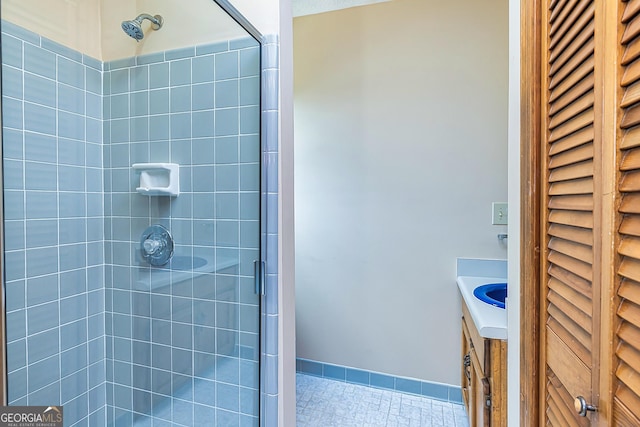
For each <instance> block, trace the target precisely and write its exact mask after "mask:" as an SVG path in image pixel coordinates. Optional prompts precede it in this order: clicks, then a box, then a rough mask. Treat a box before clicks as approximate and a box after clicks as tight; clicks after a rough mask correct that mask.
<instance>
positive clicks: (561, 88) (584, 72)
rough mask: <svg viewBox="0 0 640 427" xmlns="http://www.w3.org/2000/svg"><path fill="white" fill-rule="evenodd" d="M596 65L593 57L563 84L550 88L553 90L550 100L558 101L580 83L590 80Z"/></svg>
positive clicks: (557, 83) (562, 82)
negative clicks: (586, 79)
mask: <svg viewBox="0 0 640 427" xmlns="http://www.w3.org/2000/svg"><path fill="white" fill-rule="evenodd" d="M594 65H595V60H594V58H593V56H590V57H589V58H588V59H587V60H586V61H584V62H583V63H582V64H580V65H579V66H578V68H576V69H575V70H574V71H573V73H571V75H569V76H567V78H566V79H564V80H563V81H561V82H556V84H554V85H553V86H550V87H549V90H551V94H550V95H549V100H554V99H557V98H558V97H559V96H560V95H562V94H563V93H565V92H567V91H568V90H570V89H571V88H572V87H574V86H575V85H576V84H577V83H578V82H579V81H581V80H583V79H585V78H589V75H590V74H591V73H593V68H594Z"/></svg>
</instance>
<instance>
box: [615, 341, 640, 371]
mask: <svg viewBox="0 0 640 427" xmlns="http://www.w3.org/2000/svg"><path fill="white" fill-rule="evenodd" d="M616 356H618V358H619V359H620V360H621V361H623V362H624V363H626V364H627V365H628V366H629V367H630V368H631V369H633V370H634V371H636V372H640V352H638V350H637V349H636V348H633V347H632V346H630V345H626V344H624V343H623V344H621V345H620V346H619V347H618V350H617V351H616Z"/></svg>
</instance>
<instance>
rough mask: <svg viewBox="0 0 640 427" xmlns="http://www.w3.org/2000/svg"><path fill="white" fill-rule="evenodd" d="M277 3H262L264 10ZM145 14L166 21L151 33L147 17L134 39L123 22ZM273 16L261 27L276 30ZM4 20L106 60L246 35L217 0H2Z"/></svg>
mask: <svg viewBox="0 0 640 427" xmlns="http://www.w3.org/2000/svg"><path fill="white" fill-rule="evenodd" d="M236 1H237V2H238V3H239V5H243V4H245V3H246V0H236ZM232 3H235V2H232ZM274 5H275V7H274ZM277 5H278V3H277V2H273V1H271V2H264V4H262V3H261V4H260V8H265V9H266V8H268V7H270V9H271V10H273V9H274V8H275V10H277ZM245 8H246V6H245ZM141 13H148V14H150V15H161V16H162V17H163V18H164V20H165V22H164V25H163V27H162V29H161V30H159V31H153V30H152V29H150V22H149V21H146V20H145V21H144V22H143V28H144V29H145V37H144V39H142V41H140V42H136V41H135V40H133V39H132V38H130V37H128V36H127V35H126V34H125V33H124V32H123V31H122V29H121V28H120V23H121V22H122V21H124V20H130V19H134V18H135V17H136V16H138V15H139V14H141ZM273 15H274V13H273V12H272V13H271V14H266V13H265V14H261V15H259V16H260V17H261V20H260V23H259V24H260V25H259V26H258V25H257V26H258V28H259V29H260V26H262V27H266V28H269V29H270V30H272V31H273V29H274V27H275V28H276V29H277V21H276V25H271V26H267V25H266V23H267V22H271V21H269V20H268V19H266V18H265V17H271V19H273ZM276 17H277V14H276ZM2 18H3V19H6V20H8V21H10V22H13V23H16V24H18V25H20V26H22V27H25V28H27V29H29V30H31V31H34V32H36V33H38V34H40V35H42V36H44V37H47V38H49V39H51V40H54V41H56V42H58V43H60V44H62V45H65V46H68V47H70V48H72V49H75V50H77V51H80V52H82V53H84V54H87V55H89V56H91V57H93V58H96V59H100V60H103V61H111V60H113V59H120V58H128V57H131V56H135V55H142V54H147V53H154V52H159V51H163V50H169V49H177V48H181V47H185V46H194V45H199V44H205V43H211V42H216V41H220V40H228V39H235V38H239V37H246V36H247V34H246V32H245V31H244V30H243V29H242V28H241V27H240V26H239V25H238V24H237V23H236V22H235V21H234V20H233V19H231V18H230V17H229V16H228V15H227V14H226V13H225V12H224V11H223V10H222V9H220V7H219V6H218V5H217V4H216V3H215V2H214V1H213V0H188V2H177V1H175V0H137V1H131V0H109V1H101V0H3V1H2Z"/></svg>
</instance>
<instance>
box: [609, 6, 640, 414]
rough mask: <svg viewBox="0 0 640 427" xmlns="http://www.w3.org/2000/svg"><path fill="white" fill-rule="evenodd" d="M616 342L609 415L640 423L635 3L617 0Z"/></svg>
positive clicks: (639, 55) (639, 69)
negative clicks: (619, 55) (620, 10)
mask: <svg viewBox="0 0 640 427" xmlns="http://www.w3.org/2000/svg"><path fill="white" fill-rule="evenodd" d="M622 5H623V10H624V13H623V16H622V28H623V34H622V36H621V37H620V39H621V44H622V59H621V61H620V63H621V66H622V78H621V85H622V88H623V92H622V93H623V95H622V99H621V100H620V107H621V117H622V118H621V120H620V128H621V138H620V154H621V155H620V159H621V160H620V180H619V187H618V190H619V192H620V195H621V197H622V198H621V202H620V208H619V212H620V214H621V223H620V228H619V238H620V243H619V247H618V253H619V255H620V265H619V268H618V279H619V280H618V285H619V286H618V296H619V298H620V303H619V305H618V307H617V329H616V333H617V343H616V356H617V359H616V366H615V376H616V382H615V384H614V400H613V407H614V410H613V415H614V420H615V421H616V424H617V425H625V426H627V425H628V426H640V1H638V0H632V1H628V2H626V1H625V2H622Z"/></svg>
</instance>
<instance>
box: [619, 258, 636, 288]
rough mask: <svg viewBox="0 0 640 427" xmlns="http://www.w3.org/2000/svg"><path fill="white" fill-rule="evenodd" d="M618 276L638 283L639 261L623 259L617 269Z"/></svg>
mask: <svg viewBox="0 0 640 427" xmlns="http://www.w3.org/2000/svg"><path fill="white" fill-rule="evenodd" d="M618 274H619V275H620V276H622V277H626V278H628V279H631V280H634V281H636V282H640V261H637V260H635V259H633V258H624V259H623V260H622V262H620V267H618Z"/></svg>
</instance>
